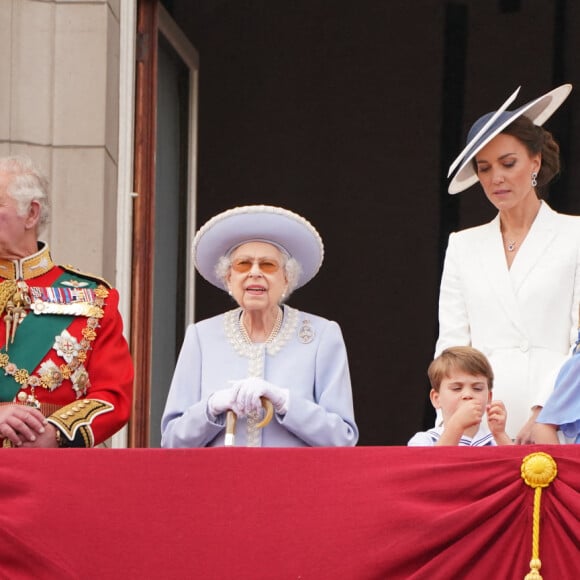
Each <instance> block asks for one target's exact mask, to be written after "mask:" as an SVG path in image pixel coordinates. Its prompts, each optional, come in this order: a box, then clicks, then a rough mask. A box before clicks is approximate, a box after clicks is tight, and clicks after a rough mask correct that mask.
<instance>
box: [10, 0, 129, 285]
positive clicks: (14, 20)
mask: <svg viewBox="0 0 580 580" xmlns="http://www.w3.org/2000/svg"><path fill="white" fill-rule="evenodd" d="M119 2H120V0H109V1H108V2H107V1H102V2H99V1H95V0H90V1H89V0H85V1H83V0H75V1H67V0H46V1H41V0H0V51H1V54H2V55H3V57H2V58H1V59H0V155H8V154H18V153H26V154H28V155H30V156H31V157H33V158H34V159H35V161H36V162H37V163H38V164H39V165H40V166H41V168H42V169H43V170H44V171H45V173H46V174H47V176H48V177H49V179H50V182H51V196H52V221H51V225H50V228H49V231H48V232H47V234H45V235H44V236H43V237H44V238H46V239H48V241H49V243H50V244H51V246H52V251H53V257H54V259H55V260H56V261H57V262H60V263H70V264H74V265H76V266H78V267H79V268H81V269H83V270H85V271H88V272H93V273H95V274H99V275H103V276H105V277H106V278H107V279H109V280H110V281H111V282H113V283H115V259H114V258H115V254H116V238H117V224H116V215H117V167H118V142H119V135H118V133H119V112H118V111H119V106H118V103H119V98H118V94H119V11H120V4H119Z"/></svg>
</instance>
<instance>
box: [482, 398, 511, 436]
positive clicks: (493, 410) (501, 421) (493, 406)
mask: <svg viewBox="0 0 580 580" xmlns="http://www.w3.org/2000/svg"><path fill="white" fill-rule="evenodd" d="M506 419H507V411H506V408H505V405H504V404H503V403H502V402H501V401H492V402H491V403H490V404H489V405H488V406H487V424H488V425H489V430H490V431H491V432H492V433H493V434H494V435H499V434H501V433H503V432H504V431H505V422H506Z"/></svg>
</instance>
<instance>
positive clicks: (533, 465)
mask: <svg viewBox="0 0 580 580" xmlns="http://www.w3.org/2000/svg"><path fill="white" fill-rule="evenodd" d="M521 474H522V479H523V480H524V481H525V482H526V483H527V484H528V485H529V486H530V487H531V488H533V489H534V516H533V524H532V559H531V560H530V571H529V572H528V573H527V574H526V576H525V578H524V580H542V576H541V574H540V568H541V567H542V561H541V560H540V502H541V499H542V488H543V487H548V486H549V485H550V483H552V481H554V479H555V478H556V475H558V466H557V465H556V462H555V461H554V459H553V457H552V456H551V455H548V454H547V453H544V452H542V451H538V452H537V453H531V454H530V455H527V456H526V457H524V459H523V461H522V467H521Z"/></svg>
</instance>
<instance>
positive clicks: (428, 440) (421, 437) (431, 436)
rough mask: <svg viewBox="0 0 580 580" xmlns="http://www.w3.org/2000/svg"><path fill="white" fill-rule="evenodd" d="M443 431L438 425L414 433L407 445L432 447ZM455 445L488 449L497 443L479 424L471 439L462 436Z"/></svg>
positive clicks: (487, 429) (484, 427) (487, 430)
mask: <svg viewBox="0 0 580 580" xmlns="http://www.w3.org/2000/svg"><path fill="white" fill-rule="evenodd" d="M443 429H444V427H443V425H440V426H438V427H434V428H433V429H429V430H428V431H419V433H415V435H413V437H411V439H409V442H408V443H407V445H408V446H409V447H434V446H435V445H436V444H437V441H439V439H440V438H441V435H442V434H443ZM457 445H459V446H460V447H488V446H492V445H497V443H496V442H495V439H494V438H493V434H492V432H491V431H490V430H489V427H487V426H486V425H483V424H482V423H481V424H480V425H479V429H478V431H477V433H476V434H475V435H474V436H473V437H467V436H466V435H462V436H461V439H460V440H459V443H458V444H457Z"/></svg>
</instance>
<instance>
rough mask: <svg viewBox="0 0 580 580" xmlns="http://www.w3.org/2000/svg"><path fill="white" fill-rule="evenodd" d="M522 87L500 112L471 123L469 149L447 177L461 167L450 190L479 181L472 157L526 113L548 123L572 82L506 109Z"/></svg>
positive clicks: (461, 155)
mask: <svg viewBox="0 0 580 580" xmlns="http://www.w3.org/2000/svg"><path fill="white" fill-rule="evenodd" d="M519 90H520V89H519V87H518V88H517V89H516V91H515V92H514V93H512V94H511V95H510V96H509V97H508V99H507V100H506V101H505V103H503V105H502V106H501V107H500V108H499V109H498V110H497V111H493V112H491V113H487V114H486V115H483V117H480V118H479V119H478V120H477V121H476V122H475V123H474V124H473V125H472V126H471V129H470V130H469V133H468V135H467V145H466V146H465V149H463V151H462V152H461V153H460V154H459V155H458V156H457V158H456V159H455V161H454V162H453V163H452V164H451V166H450V167H449V172H448V174H447V177H449V176H450V175H451V174H452V173H453V171H454V169H455V168H456V167H457V166H459V169H458V170H457V173H456V174H455V176H454V177H453V179H452V180H451V183H450V184H449V190H448V191H449V193H452V194H453V193H459V192H460V191H463V190H464V189H467V188H468V187H471V186H472V185H473V184H474V183H476V182H477V181H478V179H479V178H478V177H477V173H476V172H475V169H474V167H473V163H472V160H473V158H474V157H475V155H476V154H477V153H478V152H479V151H481V149H482V148H483V147H485V145H487V144H488V143H489V142H490V141H491V140H492V139H493V138H494V137H495V136H496V135H498V134H499V133H501V132H502V131H503V130H504V129H505V128H506V127H507V126H508V125H509V124H510V123H512V122H513V121H515V120H516V119H517V118H518V117H520V116H522V115H525V116H526V117H528V119H530V120H531V121H532V122H533V123H534V124H535V125H542V124H544V123H545V122H546V121H547V120H548V119H549V118H550V117H551V116H552V115H553V114H554V112H555V111H556V110H557V109H558V107H559V106H560V105H561V104H562V103H563V102H564V101H565V100H566V98H567V97H568V95H569V94H570V91H571V90H572V85H571V84H565V85H561V86H559V87H558V88H556V89H553V90H551V91H550V92H549V93H546V94H545V95H542V96H541V97H538V98H537V99H534V100H533V101H530V102H529V103H527V104H525V105H523V106H521V107H520V108H519V109H516V110H515V111H508V110H506V109H507V108H508V107H509V105H510V104H511V103H512V102H513V101H514V99H515V98H516V96H517V94H518V92H519Z"/></svg>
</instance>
